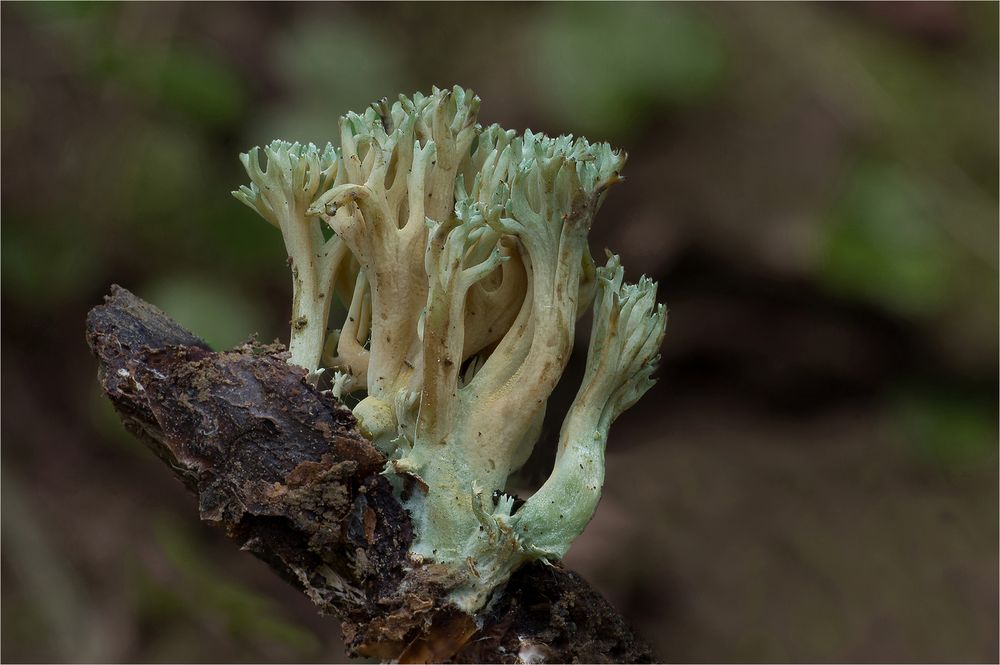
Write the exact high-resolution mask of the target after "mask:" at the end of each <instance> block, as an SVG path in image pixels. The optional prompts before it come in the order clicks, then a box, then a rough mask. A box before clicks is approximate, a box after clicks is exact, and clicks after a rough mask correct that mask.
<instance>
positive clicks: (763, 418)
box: [0, 3, 1000, 662]
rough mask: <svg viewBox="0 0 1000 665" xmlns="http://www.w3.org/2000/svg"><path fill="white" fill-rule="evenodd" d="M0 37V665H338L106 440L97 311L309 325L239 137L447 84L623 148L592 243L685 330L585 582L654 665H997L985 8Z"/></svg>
mask: <svg viewBox="0 0 1000 665" xmlns="http://www.w3.org/2000/svg"><path fill="white" fill-rule="evenodd" d="M0 14H2V34H0V36H2V159H3V174H2V185H3V187H2V277H3V283H2V305H3V332H2V353H3V371H2V395H3V405H2V406H3V409H2V423H3V426H2V434H3V448H2V451H3V468H2V490H3V503H2V505H3V531H2V534H3V540H2V575H3V585H2V603H3V613H2V657H3V660H5V661H8V662H10V661H21V660H27V661H38V660H43V661H45V660H56V661H67V660H69V661H141V662H146V661H150V662H160V661H177V660H179V661H192V660H193V661H263V660H277V661H299V660H306V661H331V660H342V659H343V658H344V656H343V651H342V648H341V646H340V643H339V637H338V628H337V625H336V623H335V622H334V621H333V620H331V619H323V618H320V617H318V616H317V615H316V614H315V612H314V611H313V608H312V606H311V605H310V603H309V602H308V601H307V600H306V599H305V598H304V597H300V596H299V595H298V594H297V593H296V592H294V591H293V590H291V589H289V588H286V587H285V586H284V585H283V584H282V583H281V582H279V581H278V580H277V578H275V577H274V576H272V575H271V574H270V572H269V571H268V570H267V569H266V568H265V566H264V565H263V564H260V563H258V562H257V561H255V560H254V559H253V558H251V557H250V556H249V555H247V554H243V553H240V552H238V551H236V550H235V548H233V547H231V546H230V545H229V543H227V542H226V541H225V540H224V538H223V537H222V536H221V535H220V534H218V533H215V532H214V531H212V530H211V529H209V528H208V527H204V526H202V525H200V524H199V523H198V521H197V519H196V511H195V505H194V501H193V499H192V498H191V497H190V496H188V495H187V494H186V493H185V491H184V490H183V489H182V487H181V485H180V484H179V483H177V482H176V481H174V480H173V479H172V478H171V477H170V475H169V473H167V471H166V469H164V468H163V466H162V465H161V463H160V462H159V461H157V460H155V459H154V458H153V457H152V455H150V454H148V453H147V452H146V451H145V449H144V448H143V447H142V446H140V445H139V444H137V443H136V442H135V441H133V440H132V439H131V438H130V437H129V436H128V435H127V434H126V433H125V432H124V431H123V430H122V429H121V427H120V425H118V423H117V421H116V419H115V417H114V415H113V413H111V411H110V407H109V406H108V405H107V404H106V403H105V402H104V401H102V399H101V398H100V396H99V394H98V391H97V385H96V382H95V378H94V373H95V364H94V362H93V360H92V358H91V357H90V355H89V353H88V350H87V348H86V345H85V343H84V339H83V321H84V316H85V314H86V312H87V310H88V309H89V308H90V307H92V306H93V305H95V304H97V303H99V302H100V301H101V297H102V295H103V294H105V293H106V292H107V290H108V286H109V284H111V283H112V282H117V283H120V284H123V285H125V286H127V287H128V288H130V289H132V290H134V291H135V292H136V293H138V294H139V295H141V296H143V297H145V298H146V299H148V300H150V301H152V302H153V303H155V304H157V305H159V306H160V307H162V308H163V309H165V310H166V311H168V312H170V313H172V314H173V315H174V316H175V317H176V318H177V319H178V320H179V321H181V322H182V323H184V324H186V325H188V326H189V327H190V328H191V329H192V330H194V331H196V332H198V333H200V334H201V335H203V336H204V337H206V338H207V339H208V340H209V341H210V342H212V343H213V344H215V345H216V346H217V347H226V346H230V345H234V344H236V343H238V342H240V341H242V340H243V339H245V338H246V337H247V336H248V335H249V334H250V333H252V332H254V331H257V332H259V333H260V335H261V337H262V338H263V339H273V338H275V337H281V338H283V339H284V338H285V335H286V321H287V318H288V308H289V302H290V297H289V295H290V294H289V291H290V287H289V283H288V282H289V279H288V275H287V270H286V267H285V262H284V259H285V256H284V252H283V248H282V245H281V240H280V237H279V235H278V234H277V232H276V231H275V230H274V229H273V228H271V227H270V226H268V225H266V224H264V223H263V222H262V221H260V220H259V219H256V218H255V217H254V215H253V213H252V212H250V211H249V210H247V209H246V208H245V207H243V206H242V205H240V204H239V203H237V202H236V201H235V200H233V199H232V198H231V197H230V196H229V191H230V190H231V189H233V188H235V187H236V186H237V185H238V184H240V183H242V182H243V181H244V176H243V174H242V173H241V168H240V165H239V163H238V162H237V159H236V155H237V153H238V152H239V151H241V150H244V149H246V148H247V147H249V146H251V145H254V144H256V143H261V142H263V141H267V140H270V139H271V138H275V137H281V138H285V139H298V140H313V141H325V140H326V139H328V138H333V137H334V135H335V127H336V117H337V116H338V115H339V114H341V113H343V112H345V111H346V110H348V109H355V110H360V109H362V108H363V106H364V105H365V104H367V103H368V102H370V101H372V100H374V99H376V98H378V97H381V96H383V95H394V94H396V93H399V92H406V93H412V92H413V91H415V90H427V89H429V88H430V86H431V85H432V84H438V85H451V84H453V83H460V84H462V85H464V86H468V87H471V88H473V89H474V90H475V91H476V92H477V93H479V94H480V96H481V97H482V99H483V105H482V121H483V122H484V123H488V122H500V123H502V124H503V125H505V126H507V127H511V128H517V129H519V130H522V129H524V128H527V127H531V128H532V129H535V130H544V131H547V132H554V133H559V132H574V133H584V134H586V135H587V136H588V137H590V138H591V139H600V140H608V141H611V142H612V143H614V144H616V145H618V146H621V147H624V148H625V149H626V150H628V152H629V153H630V155H631V160H630V163H629V165H628V167H627V169H626V174H627V176H628V180H627V182H626V183H625V184H624V185H622V186H620V187H619V188H617V189H616V191H614V192H613V193H612V195H611V196H610V197H609V199H608V202H607V204H606V206H605V208H604V209H603V211H602V213H601V215H599V217H598V223H597V225H596V226H595V229H594V232H593V248H594V250H595V253H597V252H600V251H602V250H603V248H604V247H610V248H612V249H614V250H615V251H617V252H620V253H621V254H622V255H623V259H624V261H625V265H626V266H627V267H628V269H629V276H630V278H633V279H634V278H636V277H638V275H639V274H640V273H641V272H645V273H647V274H651V275H654V276H655V277H656V278H658V279H659V280H660V282H661V294H662V298H664V299H665V300H666V301H667V302H668V304H669V307H670V311H671V319H670V324H669V327H668V333H667V341H666V344H665V347H664V362H663V367H662V370H661V372H660V375H661V381H660V383H659V385H658V386H657V387H656V388H655V389H654V390H653V391H652V392H651V393H650V394H649V395H648V396H647V397H646V398H645V399H644V400H643V401H642V402H640V404H639V405H637V406H636V407H635V408H634V409H633V410H632V411H630V412H628V413H627V414H626V415H625V416H623V417H622V418H621V420H620V421H619V422H618V423H617V424H616V426H615V428H614V429H613V430H612V434H611V441H610V443H609V449H608V480H607V488H606V492H605V498H604V501H603V502H602V504H601V506H600V509H599V510H598V513H597V516H596V518H595V519H594V522H593V523H592V525H591V527H590V528H589V530H588V531H587V532H586V533H585V535H584V536H583V537H581V538H580V539H579V541H578V542H577V543H576V544H575V545H574V547H573V549H572V550H571V552H570V554H569V556H568V563H569V564H570V565H571V566H573V567H575V568H576V569H578V570H579V571H580V572H582V573H583V574H584V575H585V576H586V577H587V578H588V579H589V580H591V581H592V582H593V583H594V584H595V585H596V586H597V587H598V588H599V589H601V590H602V591H603V592H604V593H606V594H607V596H608V597H609V598H610V599H611V600H612V601H613V602H614V603H615V604H616V605H617V607H619V608H620V609H621V610H622V611H623V612H624V614H625V615H626V616H627V617H628V618H629V620H630V621H631V622H632V623H633V624H634V625H635V626H636V627H637V628H638V629H639V630H640V631H641V632H642V633H643V634H644V635H645V636H646V637H647V638H648V639H649V640H650V641H652V642H653V643H654V644H655V646H656V648H657V649H658V653H659V655H660V657H661V658H663V659H666V660H672V661H799V660H805V661H886V660H906V661H955V660H958V661H992V662H996V661H997V659H998V658H1000V654H998V638H997V624H998V600H997V591H998V572H997V571H998V502H997V436H998V433H997V399H998V390H997V370H998V361H997V336H998V324H997V265H998V258H997V246H998V223H997V222H998V207H997V198H998V192H997V183H998V164H997V148H998V136H997V129H998V116H997V98H998V88H997V78H998V67H997V59H998V47H997V22H998V12H997V4H996V3H981V4H933V3H927V4H912V3H892V4H863V5H858V4H829V5H828V4H808V5H806V4H792V3H779V4H738V5H730V4H706V5H688V4H660V5H654V4H615V5H610V4H587V5H574V4H550V5H527V4H517V5H505V4H482V5H478V4H464V5H460V4H447V5H437V4H413V5H395V4H370V5H351V4H336V5H326V4H322V5H321V4H302V5H299V4H283V5H272V4H221V3H220V4H196V3H192V4H171V3H160V4H139V3H136V4H110V3H87V4H72V3H66V4H44V3H38V4H10V3H4V4H3V6H2V9H0ZM578 351H579V353H578V356H579V357H578V358H577V363H576V364H575V365H574V366H573V369H571V370H570V371H569V372H568V373H567V380H566V382H565V384H566V385H565V387H562V388H561V389H560V391H559V392H558V394H557V395H556V396H555V398H554V408H553V409H552V411H553V412H554V413H556V412H558V411H559V409H560V408H561V407H564V406H565V405H566V404H568V401H569V399H570V398H571V395H572V392H573V389H574V387H575V384H576V381H577V380H578V378H579V375H580V372H581V371H582V359H583V353H582V351H583V348H582V347H581V348H580V349H578ZM557 430H558V419H557V418H553V419H552V422H551V423H549V425H548V426H547V432H546V436H545V442H543V445H541V446H540V447H539V450H538V451H537V452H536V455H535V457H534V458H533V460H532V462H531V464H530V465H529V468H528V469H527V470H526V471H525V472H524V473H523V475H522V477H521V478H520V479H519V481H518V484H519V486H521V487H524V488H529V489H530V487H531V486H532V484H533V483H537V482H538V481H539V480H541V479H542V478H543V477H544V475H545V465H546V462H547V460H548V459H551V454H552V453H551V448H549V447H546V444H551V439H552V438H553V437H554V435H555V434H556V433H557Z"/></svg>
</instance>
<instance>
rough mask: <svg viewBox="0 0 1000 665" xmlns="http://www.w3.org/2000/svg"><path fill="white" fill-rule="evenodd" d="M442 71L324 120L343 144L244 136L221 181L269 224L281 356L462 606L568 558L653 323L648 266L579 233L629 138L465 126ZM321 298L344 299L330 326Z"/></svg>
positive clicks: (472, 120)
mask: <svg viewBox="0 0 1000 665" xmlns="http://www.w3.org/2000/svg"><path fill="white" fill-rule="evenodd" d="M478 109H479V98H478V97H476V96H474V95H473V94H472V93H471V92H470V91H467V90H463V89H462V88H459V87H455V88H453V89H451V90H438V89H435V90H434V91H433V93H432V94H431V95H429V96H424V95H421V94H419V93H417V94H415V95H414V96H413V97H412V98H407V97H403V96H401V97H400V98H399V100H398V101H397V102H395V103H393V104H392V105H391V106H390V105H389V104H388V103H387V102H386V101H384V100H383V101H382V102H378V103H376V104H373V105H372V106H371V107H370V108H368V109H367V110H366V111H365V112H364V113H363V114H355V113H348V114H347V115H346V116H344V117H342V118H340V146H339V148H335V147H334V146H333V145H331V144H327V145H326V146H325V147H324V148H319V147H317V146H315V145H312V144H308V145H302V144H298V143H287V142H284V141H275V142H273V143H271V144H270V145H269V146H267V147H266V148H264V149H263V153H264V157H265V158H266V164H264V165H262V164H261V157H260V152H261V151H260V149H258V148H254V149H252V150H251V151H250V152H248V153H246V154H243V155H241V160H242V162H243V165H244V167H245V168H246V171H247V174H248V175H249V176H250V180H251V183H250V185H248V186H244V187H241V188H240V189H239V190H238V191H236V192H233V194H234V196H236V198H238V199H239V200H240V201H242V202H243V203H245V204H246V205H248V206H250V207H251V208H253V209H254V210H256V211H257V212H258V213H259V214H260V215H261V216H262V217H263V218H264V219H266V220H267V221H268V222H270V223H271V224H273V225H274V226H276V227H278V229H280V231H281V233H282V236H283V238H284V241H285V247H286V249H287V251H288V257H289V266H290V268H291V271H292V289H293V299H292V319H291V337H290V342H289V351H290V354H291V356H290V360H289V362H292V363H295V364H297V365H301V366H302V367H304V368H306V369H307V370H309V372H310V375H309V376H310V378H311V379H312V380H316V379H317V378H318V377H319V376H320V374H321V373H322V372H324V371H328V372H330V373H331V378H332V390H333V391H334V394H335V395H336V396H337V397H343V396H346V395H348V394H354V395H356V397H357V398H359V399H360V401H359V402H358V403H357V406H356V407H355V408H354V414H355V416H356V417H357V420H358V424H359V427H360V428H361V431H362V432H363V433H364V434H365V435H366V436H368V437H369V438H370V439H371V440H372V441H373V442H374V443H375V444H376V445H377V446H378V447H379V448H380V449H381V450H382V451H383V452H384V453H385V454H386V455H387V457H388V459H389V461H388V463H387V465H386V470H385V475H386V476H387V477H388V478H389V479H390V480H391V481H392V482H393V484H394V486H395V487H396V488H397V491H398V493H399V496H400V499H401V501H402V502H403V504H404V506H405V507H406V508H407V510H408V511H409V513H410V515H411V517H412V519H413V524H414V534H415V537H414V542H413V544H412V546H411V558H413V560H414V561H416V562H420V561H426V562H431V561H433V562H435V563H438V564H443V565H444V566H446V567H447V568H449V569H451V570H452V571H453V573H454V579H456V580H458V582H456V583H455V585H454V588H453V590H452V592H451V600H452V601H453V602H454V603H455V604H456V605H458V606H459V607H461V608H463V609H465V610H467V611H470V612H472V611H475V610H477V609H479V608H480V607H482V605H483V604H484V603H485V602H486V600H487V599H488V597H489V594H490V592H491V591H492V590H493V589H494V588H495V587H496V586H498V585H500V584H502V583H503V582H504V581H506V579H507V578H508V577H509V576H510V574H511V572H513V570H514V569H516V568H517V567H518V566H519V565H521V564H522V563H524V562H525V561H528V560H530V559H535V558H543V559H556V558H559V557H561V556H563V555H564V554H565V552H566V550H567V549H568V548H569V545H570V543H571V542H572V540H573V539H574V538H575V537H576V536H578V535H579V534H580V533H581V531H582V530H583V528H584V527H585V526H586V524H587V523H588V522H589V520H590V518H591V517H592V515H593V513H594V510H595V508H596V505H597V501H598V499H599V497H600V492H601V486H602V484H603V480H604V446H605V442H606V441H607V435H608V429H609V427H610V425H611V423H612V422H613V421H614V420H615V418H616V417H617V416H618V415H619V414H621V413H622V411H624V410H625V409H627V408H628V407H629V406H631V405H632V404H633V403H635V401H636V400H638V399H639V397H641V396H642V395H643V394H644V393H645V392H646V390H648V389H649V387H650V386H651V385H652V383H653V381H652V379H651V373H652V371H653V369H654V367H655V365H656V362H657V360H658V359H659V356H658V349H659V347H660V343H661V341H662V338H663V333H664V328H665V325H666V312H665V310H664V307H663V305H658V304H657V303H656V283H655V282H652V281H650V280H648V279H645V278H643V279H640V280H639V282H638V283H637V284H626V283H625V282H624V281H623V270H622V267H621V265H620V262H619V260H618V257H617V256H610V255H609V257H608V259H607V263H606V265H605V266H603V267H596V266H595V263H594V260H593V258H592V257H591V254H590V251H589V248H588V244H587V234H588V231H589V230H590V227H591V224H592V222H593V219H594V216H595V214H596V213H597V211H598V209H599V208H600V206H601V203H602V201H603V199H604V196H605V194H606V192H607V190H608V188H609V187H610V186H611V185H613V184H614V183H616V182H618V181H619V180H620V179H621V177H620V172H621V169H622V167H623V165H624V162H625V155H624V153H622V152H620V151H617V150H614V149H612V148H611V146H609V145H608V144H607V143H590V142H588V141H587V140H586V139H584V138H573V137H571V136H560V137H558V138H550V137H548V136H545V135H543V134H537V133H533V132H531V131H527V132H525V133H524V134H523V135H517V134H516V133H515V132H513V131H510V130H504V129H502V128H501V127H499V126H498V125H491V126H489V127H485V128H483V127H481V126H480V125H478V124H477V123H476V118H477V114H478ZM334 297H338V298H340V299H341V300H342V302H343V303H344V305H345V307H346V311H347V314H346V318H345V320H344V321H343V323H342V324H341V326H340V327H339V329H336V330H332V331H328V324H329V321H328V319H329V318H330V309H331V302H332V300H333V298H334ZM592 303H593V305H594V317H593V318H594V323H593V329H592V334H591V340H590V348H589V350H588V356H587V367H586V374H585V377H584V380H583V384H582V385H581V387H580V389H579V392H578V393H577V396H576V399H575V400H574V402H573V404H572V406H571V408H570V410H569V413H568V415H567V417H566V420H565V422H564V424H563V427H562V430H561V433H560V439H559V447H558V452H557V456H556V461H555V467H554V469H553V472H552V475H551V476H550V477H549V479H548V480H547V481H546V482H545V483H544V484H543V485H542V487H541V488H540V489H539V490H538V491H537V492H536V493H535V494H534V495H533V496H532V497H530V498H529V499H528V500H527V501H526V502H525V503H524V504H523V505H522V506H521V507H520V508H519V509H518V510H516V511H514V510H513V499H512V498H511V497H509V496H507V495H503V494H500V495H499V498H498V499H497V500H494V498H493V497H494V496H495V492H496V491H497V490H500V491H502V490H503V489H504V488H505V485H506V482H507V479H508V477H509V476H510V474H511V473H512V472H513V471H515V470H516V469H517V468H519V467H520V466H521V465H522V464H523V463H524V462H525V461H526V460H527V458H528V456H529V454H530V453H531V450H532V447H533V446H534V444H535V441H536V439H537V438H538V435H539V430H540V428H541V424H542V419H543V417H544V414H545V407H546V401H547V399H548V397H549V395H550V393H551V392H552V390H553V389H554V388H555V386H556V383H557V382H558V380H559V378H560V376H561V375H562V373H563V370H564V369H565V367H566V363H567V361H568V360H569V357H570V353H571V351H572V346H573V339H574V331H575V325H576V321H577V319H578V318H579V317H580V316H581V315H582V314H583V313H584V311H585V310H586V309H588V308H589V307H590V305H591V304H592Z"/></svg>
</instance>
